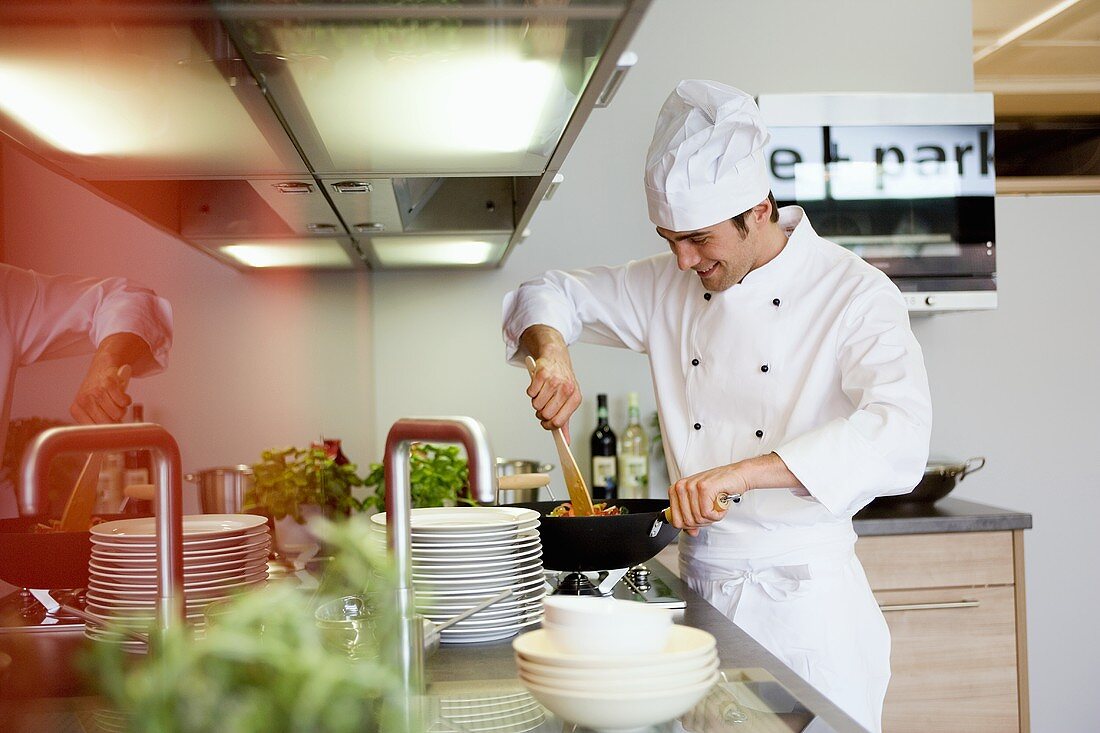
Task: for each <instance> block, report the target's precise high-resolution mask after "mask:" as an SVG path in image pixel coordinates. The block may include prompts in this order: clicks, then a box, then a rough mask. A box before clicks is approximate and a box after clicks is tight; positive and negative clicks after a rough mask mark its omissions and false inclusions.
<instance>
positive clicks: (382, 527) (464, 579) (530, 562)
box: [371, 507, 546, 644]
mask: <svg viewBox="0 0 1100 733" xmlns="http://www.w3.org/2000/svg"><path fill="white" fill-rule="evenodd" d="M371 520H372V522H373V525H372V526H373V529H374V531H375V539H376V540H377V541H378V542H379V543H382V544H384V543H385V540H386V515H385V514H384V513H383V514H375V515H374V516H373V517H371ZM538 526H539V513H538V512H536V511H533V510H531V509H521V508H519V507H432V508H426V509H413V510H412V526H411V530H410V531H411V533H412V580H413V587H414V589H415V591H416V610H417V612H418V613H420V614H421V615H423V616H424V617H425V618H428V619H430V620H432V621H435V622H442V621H446V620H447V619H449V618H452V617H454V616H457V615H459V614H461V613H462V612H463V611H466V610H468V609H470V608H473V607H474V606H476V605H477V604H478V603H479V602H481V601H484V600H485V599H487V598H490V597H492V596H494V595H497V594H498V593H500V592H501V591H503V590H505V589H510V590H511V591H512V595H511V596H510V597H508V598H506V599H505V600H503V601H498V602H497V603H494V604H493V605H491V606H489V607H488V608H486V609H485V610H483V611H478V612H477V613H475V614H474V615H472V616H470V617H469V618H468V619H466V620H464V621H460V622H458V623H457V624H455V625H454V626H450V627H448V628H446V629H444V630H443V631H442V633H441V634H440V641H441V642H442V643H448V644H472V643H476V642H483V641H494V640H497V639H507V638H508V637H510V636H514V635H515V634H516V633H518V632H519V630H520V629H522V628H524V627H526V626H530V625H532V624H536V623H538V622H539V620H540V619H541V618H542V603H541V601H542V597H543V596H544V595H545V594H546V591H545V588H544V586H545V581H544V579H543V571H542V545H541V543H540V541H539V532H538Z"/></svg>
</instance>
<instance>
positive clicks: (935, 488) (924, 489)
mask: <svg viewBox="0 0 1100 733" xmlns="http://www.w3.org/2000/svg"><path fill="white" fill-rule="evenodd" d="M983 466H985V459H984V458H968V459H967V460H965V461H961V462H960V461H944V460H930V461H929V462H928V465H927V466H926V467H925V469H924V477H923V478H922V479H921V480H920V483H918V484H917V485H916V487H914V488H913V490H912V491H910V492H909V493H908V494H898V495H896V496H879V497H876V498H875V500H874V501H873V502H871V503H872V505H874V506H899V505H902V504H934V503H936V502H937V501H939V500H940V499H942V498H943V497H945V496H947V495H948V494H950V493H951V490H952V489H954V488H955V486H957V485H958V483H959V482H960V481H962V480H963V479H964V478H966V477H967V476H969V475H970V474H972V473H975V472H977V471H980V470H981V469H982V467H983Z"/></svg>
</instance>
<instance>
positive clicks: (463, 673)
mask: <svg viewBox="0 0 1100 733" xmlns="http://www.w3.org/2000/svg"><path fill="white" fill-rule="evenodd" d="M645 564H646V566H647V567H648V568H649V569H650V570H651V571H652V572H653V574H654V575H656V576H658V577H660V578H661V580H663V581H664V582H665V583H667V584H668V586H669V587H670V588H671V589H672V591H673V593H675V594H676V595H677V596H679V597H680V598H682V599H684V600H685V601H686V602H687V608H686V609H684V611H682V612H681V613H682V616H680V615H678V616H677V617H676V622H677V623H682V624H685V625H687V626H694V627H695V628H698V629H703V630H704V631H708V632H710V633H711V634H713V635H714V637H715V638H716V639H717V641H718V656H719V659H720V660H721V661H720V664H721V667H722V668H723V669H725V668H743V667H757V668H762V669H764V670H766V671H767V672H768V673H770V674H771V675H772V676H773V677H775V678H776V679H777V680H778V681H779V682H780V683H781V684H782V685H783V686H784V687H786V688H787V690H788V691H789V692H791V693H792V694H793V695H794V696H795V697H796V698H798V700H799V702H801V703H802V704H803V705H804V706H805V707H806V708H808V709H809V710H810V711H811V712H812V713H814V714H815V715H817V716H818V718H819V719H821V721H823V722H825V723H827V724H828V725H829V726H831V727H832V728H833V729H834V730H835V731H836V733H866V730H865V729H864V728H863V727H861V726H860V725H859V724H858V723H856V722H855V721H854V720H852V718H850V717H849V716H848V715H847V714H846V713H844V712H843V711H842V710H840V708H838V707H836V706H835V705H833V704H832V703H831V702H829V700H828V699H826V698H825V697H824V696H823V695H822V694H821V693H820V692H818V691H817V690H815V689H814V688H813V687H811V686H810V685H809V684H808V683H806V682H805V681H804V680H803V679H802V678H801V677H799V676H798V675H797V674H795V673H794V671H792V670H791V669H790V668H789V667H787V666H786V665H785V664H783V663H782V662H780V661H779V660H778V659H777V658H776V657H775V656H773V655H772V654H771V653H770V652H769V651H768V650H766V649H765V648H764V647H762V646H761V645H760V644H759V643H757V642H756V641H755V640H753V638H752V637H750V636H749V635H748V634H746V633H745V632H744V631H742V630H741V629H740V628H739V627H738V626H736V625H735V624H734V623H733V622H731V621H730V620H729V619H727V618H726V617H725V616H723V615H722V614H721V613H719V612H718V611H717V609H715V608H714V607H713V606H711V605H710V604H709V603H707V602H706V601H705V600H703V598H702V597H701V596H699V595H698V594H696V593H695V592H694V591H692V590H691V589H690V588H688V587H687V585H686V584H684V583H683V582H681V581H680V579H679V578H677V577H676V576H675V575H673V574H672V573H671V572H669V570H668V568H666V567H664V566H663V565H661V564H660V563H659V562H658V561H657V560H650V561H648V562H647V563H645ZM427 667H428V679H429V680H431V681H433V682H458V681H462V680H468V681H478V682H482V681H485V680H515V679H517V674H516V664H515V660H514V658H513V653H512V640H511V639H507V640H505V641H499V642H491V643H486V644H462V645H445V646H443V647H441V648H440V650H439V651H438V652H437V653H436V654H434V655H433V656H432V657H431V658H430V659H429V660H428V665H427ZM429 691H430V690H429ZM815 730H816V729H815ZM820 730H824V729H820Z"/></svg>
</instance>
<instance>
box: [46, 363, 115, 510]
mask: <svg viewBox="0 0 1100 733" xmlns="http://www.w3.org/2000/svg"><path fill="white" fill-rule="evenodd" d="M118 378H119V382H120V383H121V385H122V389H123V390H125V389H126V386H127V385H128V384H129V382H130V367H129V365H124V366H122V367H120V368H119V370H118ZM105 458H106V454H105V453H92V454H91V455H89V456H88V460H87V461H85V462H84V470H83V471H81V472H80V478H78V479H77V480H76V486H74V487H73V493H72V494H70V495H69V502H68V503H67V504H66V505H65V511H64V512H63V513H62V514H61V531H62V532H86V531H88V528H89V527H91V526H92V511H93V510H94V509H95V504H96V494H97V492H96V488H97V487H98V486H99V471H100V469H101V468H102V467H103V460H104V459H105Z"/></svg>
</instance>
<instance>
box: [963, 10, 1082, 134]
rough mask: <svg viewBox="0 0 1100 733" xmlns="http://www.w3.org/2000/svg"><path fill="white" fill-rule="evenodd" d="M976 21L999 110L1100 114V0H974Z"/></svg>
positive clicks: (977, 74)
mask: <svg viewBox="0 0 1100 733" xmlns="http://www.w3.org/2000/svg"><path fill="white" fill-rule="evenodd" d="M973 21H974V23H973V26H974V88H975V90H977V91H986V92H993V94H994V104H995V107H996V114H997V116H998V117H1015V116H1032V115H1039V116H1053V115H1098V114H1100V0H973Z"/></svg>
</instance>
